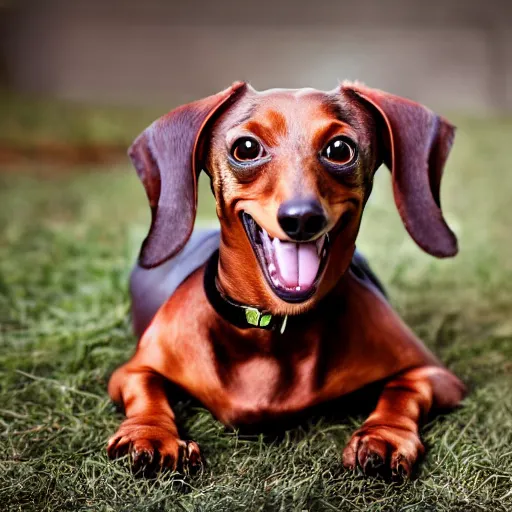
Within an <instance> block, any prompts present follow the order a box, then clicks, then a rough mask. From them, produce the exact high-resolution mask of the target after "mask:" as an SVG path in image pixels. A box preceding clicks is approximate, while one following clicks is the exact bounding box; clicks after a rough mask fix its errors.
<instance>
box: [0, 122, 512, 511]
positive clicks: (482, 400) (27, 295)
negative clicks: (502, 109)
mask: <svg viewBox="0 0 512 512" xmlns="http://www.w3.org/2000/svg"><path fill="white" fill-rule="evenodd" d="M52 115H53V114H52ZM458 124H459V126H460V128H459V131H458V136H457V141H456V144H455V148H454V151H453V154H452V157H451V158H450V161H449V165H448V169H447V172H446V179H445V181H444V187H443V193H442V202H443V205H444V206H445V213H446V216H447V218H448V220H449V222H450V224H451V225H452V226H453V228H454V230H455V231H456V232H457V234H458V236H459V239H460V254H459V256H457V257H456V258H455V259H451V260H443V261H441V260H435V259H434V258H431V257H429V256H427V255H425V254H423V253H422V252H421V251H420V250H419V249H418V248H417V247H416V246H415V245H414V244H413V242H412V241H411V240H409V239H408V237H407V235H406V233H405V230H404V228H403V227H402V225H401V223H400V221H399V218H398V214H397V212H396V210H395V208H394V204H393V201H392V197H391V189H390V180H389V173H388V172H387V171H386V170H385V169H384V168H383V169H381V170H380V172H379V174H378V179H377V180H376V181H377V182H376V185H375V187H374V192H373V196H372V198H371V200H370V202H369V204H368V206H367V211H366V214H365V217H364V222H363V226H362V230H361V235H360V244H359V247H360V248H361V249H362V250H363V252H364V253H365V254H366V255H367V256H368V257H369V259H370V260H371V262H372V265H373V266H374V268H375V269H376V271H377V272H378V274H379V275H380V276H381V278H382V280H383V281H384V283H385V284H386V285H387V287H388V289H389V293H390V296H391V300H392V302H393V304H394V305H395V306H396V308H397V309H398V310H399V311H400V313H401V314H402V315H403V317H404V318H405V319H406V321H407V322H408V323H409V324H410V325H411V326H412V327H413V329H414V330H415V332H417V333H418V335H420V336H421V338H422V339H424V340H425V342H426V343H427V344H428V345H429V346H430V347H431V348H432V349H433V350H434V351H435V352H436V353H437V354H438V355H439V356H440V358H441V359H442V360H443V361H444V362H445V363H446V365H447V366H448V367H449V368H450V369H452V370H453V371H454V372H455V373H457V374H458V375H459V376H460V377H461V378H462V379H463V380H464V381H465V382H466V383H467V384H468V386H469V389H470V393H469V396H468V397H467V398H466V399H465V401H464V403H463V406H462V407H461V408H460V409H458V410H457V411H455V412H453V413H451V414H449V415H447V416H444V417H438V418H435V419H432V420H431V421H430V422H429V423H428V424H427V425H426V426H425V427H424V429H423V431H422V435H423V439H424V441H425V444H426V446H427V448H428V453H427V456H426V458H425V461H424V462H423V464H422V465H421V468H420V471H419V474H418V477H417V478H416V479H415V480H413V481H410V482H406V483H404V484H400V485H399V484H389V483H385V482H383V481H381V480H374V479H366V478H364V477H363V476H362V475H361V474H359V473H356V474H352V473H349V472H346V471H344V470H343V468H342V466H341V463H340V455H341V451H342V449H343V447H344V444H345V442H346V441H347V440H348V438H349V435H350V434H351V432H352V431H353V430H354V429H355V428H356V427H357V425H358V424H359V423H360V422H361V421H362V419H363V417H362V416H360V415H356V416H350V417H347V418H346V419H343V420H342V421H336V422H334V421H332V420H328V419H325V418H324V419H322V418H315V419H312V420H311V422H310V423H309V425H306V426H301V427H297V428H295V429H292V430H290V431H288V432H286V434H285V435H284V436H283V438H282V439H279V440H275V439H274V440H269V439H264V438H262V437H258V436H254V437H240V436H238V435H237V433H236V432H235V433H234V432H230V431H226V430H225V429H224V428H223V426H222V425H221V424H220V423H218V422H217V421H215V420H214V419H213V418H212V417H211V415H210V414H209V413H208V412H207V411H206V410H204V409H201V408H197V407H192V406H190V405H187V404H186V403H184V404H182V405H180V407H179V408H178V416H179V418H180V421H181V423H182V425H183V426H184V427H185V429H186V431H187V432H188V434H189V436H190V437H191V438H192V439H194V440H196V441H198V442H199V443H200V445H201V446H202V448H203V450H204V452H205V454H206V458H207V461H208V466H207V468H206V470H205V471H204V472H203V473H202V474H201V475H199V476H197V477H195V478H183V477H181V476H179V475H172V474H164V475H161V476H159V478H157V479H156V480H145V479H141V478H137V477H135V476H133V475H132V474H131V473H130V471H129V470H128V468H127V465H126V461H117V462H110V461H109V460H108V459H107V457H106V453H105V444H106V440H107V438H108V437H109V435H110V434H112V433H113V432H114V431H115V429H116V427H117V425H118V424H119V422H120V420H121V415H120V414H119V413H117V412H116V411H115V409H114V407H113V406H112V404H111V403H110V401H109V399H108V397H107V394H106V387H107V381H108V378H109V375H110V374H111V372H112V371H113V370H114V369H115V368H116V367H117V366H118V365H119V364H121V363H122V362H124V361H125V360H126V359H127V358H128V357H129V356H130V354H131V353H132V351H133V349H134V346H135V342H136V340H135V339H134V337H133V335H132V334H131V329H130V320H129V316H128V308H129V300H128V294H127V279H128V275H129V272H130V267H131V265H132V264H133V261H134V258H135V256H136V253H137V251H138V248H139V245H140V242H141V240H142V238H143V236H144V234H145V230H146V228H147V225H148V221H149V211H148V208H147V205H146V200H145V195H144V192H143V189H142V187H141V185H140V184H139V183H138V181H137V178H136V176H135V173H134V172H133V170H132V169H131V168H130V167H129V166H128V165H120V166H119V167H117V168H112V169H108V170H107V169H90V168H87V169H85V170H86V171H87V172H81V171H82V169H71V170H69V172H62V171H61V172H53V170H52V169H48V170H47V171H45V172H42V171H41V169H38V168H36V166H35V165H34V166H33V167H32V168H28V169H19V168H18V169H5V170H6V171H8V172H3V173H0V320H1V328H0V371H1V373H0V454H1V455H0V503H1V504H2V509H3V510H23V511H27V510H34V511H35V510H37V511H42V510H73V511H76V510H152V511H160V510H177V511H180V510H183V511H192V510H194V511H196V510H197V511H203V510H215V511H221V510H222V511H224V510H228V511H231V510H233V511H234V510H243V511H244V512H249V511H250V512H252V511H257V510H262V511H277V510H282V511H290V510H311V511H320V510H362V511H378V510H411V511H414V510H461V511H473V510H490V511H497V510H503V511H505V510H511V509H512V314H511V313H512V252H511V249H512V242H511V240H510V237H511V235H512V233H511V226H512V207H511V196H512V172H511V171H510V166H511V164H512V145H511V141H512V120H506V119H493V120H479V119H467V118H460V119H458ZM137 129H138V128H137ZM132 135H135V131H134V133H133V134H130V137H131V136H132ZM116 137H117V136H116ZM119 137H120V138H119V140H125V138H126V135H124V134H123V135H119ZM116 140H117V139H116ZM36 171H37V172H36ZM200 197H201V208H200V215H199V221H200V222H204V221H208V220H211V219H212V215H213V202H212V200H211V198H210V195H209V190H208V186H207V184H206V183H205V181H203V182H202V186H201V195H200Z"/></svg>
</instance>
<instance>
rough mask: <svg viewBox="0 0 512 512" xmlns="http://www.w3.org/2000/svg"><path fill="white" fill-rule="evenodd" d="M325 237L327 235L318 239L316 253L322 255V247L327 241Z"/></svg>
mask: <svg viewBox="0 0 512 512" xmlns="http://www.w3.org/2000/svg"><path fill="white" fill-rule="evenodd" d="M325 237H326V235H322V236H321V237H320V238H319V239H318V240H317V241H316V253H317V254H318V255H320V253H321V252H322V249H323V247H324V242H325Z"/></svg>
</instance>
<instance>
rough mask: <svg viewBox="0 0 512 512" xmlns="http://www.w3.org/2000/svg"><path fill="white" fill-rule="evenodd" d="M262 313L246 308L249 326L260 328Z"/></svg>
mask: <svg viewBox="0 0 512 512" xmlns="http://www.w3.org/2000/svg"><path fill="white" fill-rule="evenodd" d="M260 318H261V313H260V312H259V310H258V309H256V308H251V307H246V308H245V319H246V320H247V323H248V324H249V325H254V326H255V327H258V326H259V325H260Z"/></svg>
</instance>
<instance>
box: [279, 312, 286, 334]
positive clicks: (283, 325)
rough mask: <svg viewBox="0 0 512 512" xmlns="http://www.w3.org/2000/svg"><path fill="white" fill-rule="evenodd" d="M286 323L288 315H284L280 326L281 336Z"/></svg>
mask: <svg viewBox="0 0 512 512" xmlns="http://www.w3.org/2000/svg"><path fill="white" fill-rule="evenodd" d="M287 322H288V315H284V318H283V323H282V324H281V329H280V331H279V332H280V333H281V334H283V332H284V330H285V329H286V323H287Z"/></svg>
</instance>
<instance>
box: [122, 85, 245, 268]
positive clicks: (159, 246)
mask: <svg viewBox="0 0 512 512" xmlns="http://www.w3.org/2000/svg"><path fill="white" fill-rule="evenodd" d="M244 88H245V84H244V83H243V82H236V83H234V84H233V85H232V86H231V87H229V88H228V89H226V90H224V91H222V92H220V93H218V94H215V95H213V96H209V97H208V98H205V99H203V100H199V101H195V102H193V103H189V104H188V105H184V106H182V107H178V108H177V109H175V110H173V111H171V112H169V113H168V114H166V115H165V116H163V117H161V118H160V119H158V120H156V121H155V122H154V123H153V124H152V125H151V126H149V127H148V128H146V130H144V131H143V132H142V133H141V134H140V135H139V136H138V137H137V139H135V141H134V142H133V144H132V145H131V147H130V149H129V150H128V155H129V156H130V158H131V160H132V163H133V165H134V166H135V169H136V171H137V174H138V175H139V178H140V179H141V181H142V183H143V184H144V187H145V189H146V194H147V196H148V199H149V205H150V207H151V227H150V229H149V233H148V235H147V237H146V239H145V240H144V242H143V244H142V248H141V251H140V255H139V264H140V265H141V266H142V267H145V268H151V267H156V266H158V265H160V264H161V263H163V262H164V261H166V260H168V259H169V258H171V257H172V256H174V255H175V254H176V253H178V252H179V251H180V250H181V249H182V248H183V246H184V245H185V244H186V242H187V240H188V239H189V237H190V235H191V233H192V229H193V227H194V220H195V217H196V209H197V177H198V175H199V173H200V172H201V168H200V162H198V161H197V158H198V155H197V154H196V153H197V148H198V145H199V142H200V139H201V135H202V132H203V130H204V128H205V126H206V124H207V122H208V121H209V120H210V119H211V118H212V116H213V115H214V114H215V113H216V112H218V111H219V108H220V107H221V106H227V105H228V104H230V102H231V101H233V100H234V99H235V97H236V96H238V94H239V93H240V92H241V91H243V90H244Z"/></svg>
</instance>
